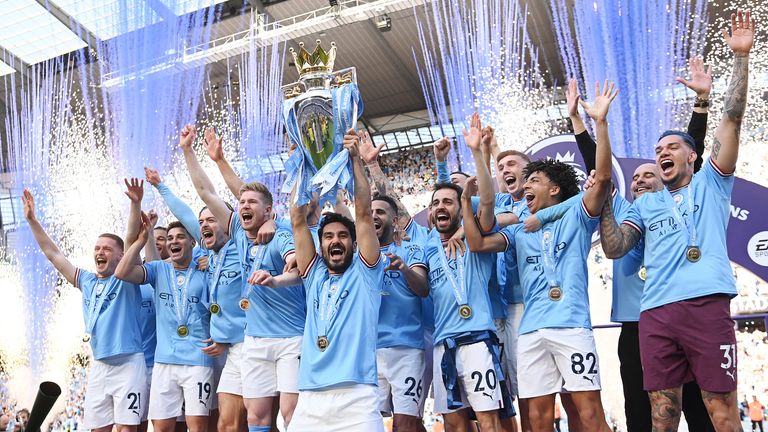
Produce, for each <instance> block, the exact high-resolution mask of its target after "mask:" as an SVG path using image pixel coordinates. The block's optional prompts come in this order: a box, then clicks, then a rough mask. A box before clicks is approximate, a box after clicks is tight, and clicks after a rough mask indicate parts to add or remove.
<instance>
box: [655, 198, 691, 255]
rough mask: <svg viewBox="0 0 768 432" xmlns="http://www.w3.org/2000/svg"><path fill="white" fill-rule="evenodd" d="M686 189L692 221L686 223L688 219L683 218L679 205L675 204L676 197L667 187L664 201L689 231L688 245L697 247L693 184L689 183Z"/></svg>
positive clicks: (679, 222) (676, 218)
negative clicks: (673, 196)
mask: <svg viewBox="0 0 768 432" xmlns="http://www.w3.org/2000/svg"><path fill="white" fill-rule="evenodd" d="M686 191H687V192H688V194H687V195H688V196H687V197H686V201H688V218H687V219H688V221H689V222H690V223H686V222H688V221H686V220H684V219H683V215H682V214H680V210H678V208H677V205H676V204H675V200H674V198H672V193H670V192H669V190H668V189H667V188H664V192H662V193H663V194H664V201H665V202H666V203H667V206H669V208H670V209H671V210H672V215H673V216H674V217H675V221H677V223H678V224H680V225H682V227H683V228H685V230H686V232H688V246H693V247H696V224H695V223H694V221H693V197H692V193H691V185H690V184H689V185H688V186H687V187H686Z"/></svg>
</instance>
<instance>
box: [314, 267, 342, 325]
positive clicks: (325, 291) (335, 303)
mask: <svg viewBox="0 0 768 432" xmlns="http://www.w3.org/2000/svg"><path fill="white" fill-rule="evenodd" d="M339 279H341V276H330V277H329V278H328V279H327V280H326V281H325V282H323V286H322V287H321V288H320V316H319V317H318V318H319V321H320V324H323V326H322V327H323V332H322V334H320V335H319V336H328V327H330V325H331V320H332V319H333V317H334V316H336V312H337V311H338V310H339V301H341V294H342V292H343V291H344V290H341V289H339V288H338V286H337V284H338V282H339ZM331 282H333V283H331ZM333 286H336V288H335V289H334V290H333V291H331V288H332V287H333ZM318 327H320V326H318Z"/></svg>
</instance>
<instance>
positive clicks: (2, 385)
mask: <svg viewBox="0 0 768 432" xmlns="http://www.w3.org/2000/svg"><path fill="white" fill-rule="evenodd" d="M28 420H29V410H28V409H26V408H20V409H17V407H16V401H15V400H14V399H13V398H12V397H11V393H10V391H9V390H8V373H7V372H6V371H4V370H0V431H7V432H22V431H23V430H24V428H25V427H26V426H27V421H28Z"/></svg>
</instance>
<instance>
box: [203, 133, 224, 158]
mask: <svg viewBox="0 0 768 432" xmlns="http://www.w3.org/2000/svg"><path fill="white" fill-rule="evenodd" d="M203 145H204V146H205V151H206V152H208V157H210V158H211V160H213V161H214V162H219V161H222V160H224V146H223V145H222V138H221V137H220V136H217V135H216V129H214V128H212V127H209V128H206V129H205V144H203Z"/></svg>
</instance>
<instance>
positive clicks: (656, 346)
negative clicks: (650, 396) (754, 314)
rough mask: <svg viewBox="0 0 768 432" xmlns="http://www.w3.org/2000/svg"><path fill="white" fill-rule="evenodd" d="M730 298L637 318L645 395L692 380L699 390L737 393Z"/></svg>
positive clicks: (681, 304) (692, 303) (677, 304)
mask: <svg viewBox="0 0 768 432" xmlns="http://www.w3.org/2000/svg"><path fill="white" fill-rule="evenodd" d="M733 325H734V324H733V320H732V319H731V311H730V299H729V298H728V297H727V296H724V295H711V296H706V297H699V298H695V299H691V300H683V301H679V302H675V303H670V304H667V305H664V306H660V307H657V308H654V309H650V310H647V311H644V312H643V313H641V314H640V358H641V361H642V364H643V387H645V389H646V390H647V391H656V390H664V389H670V388H676V387H679V386H681V385H683V384H685V383H687V382H689V381H693V380H694V379H695V380H696V382H697V383H699V386H700V387H701V389H702V390H705V391H709V392H717V393H727V392H731V391H735V390H736V334H735V332H734V329H733Z"/></svg>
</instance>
